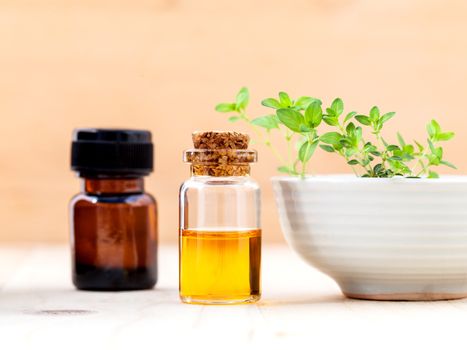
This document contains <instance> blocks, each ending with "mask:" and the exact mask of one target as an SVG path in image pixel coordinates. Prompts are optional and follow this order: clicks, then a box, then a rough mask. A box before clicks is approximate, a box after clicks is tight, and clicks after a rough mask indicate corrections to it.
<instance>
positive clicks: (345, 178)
mask: <svg viewBox="0 0 467 350" xmlns="http://www.w3.org/2000/svg"><path fill="white" fill-rule="evenodd" d="M271 181H272V182H273V183H280V182H294V183H298V182H300V181H303V182H305V183H405V184H427V185H430V184H442V183H449V184H456V183H457V184H467V176H466V175H442V176H440V177H439V178H437V179H428V178H406V177H402V176H395V177H391V178H371V177H358V176H355V175H353V174H324V175H321V174H320V175H307V176H305V178H301V177H298V176H290V175H280V176H273V177H271Z"/></svg>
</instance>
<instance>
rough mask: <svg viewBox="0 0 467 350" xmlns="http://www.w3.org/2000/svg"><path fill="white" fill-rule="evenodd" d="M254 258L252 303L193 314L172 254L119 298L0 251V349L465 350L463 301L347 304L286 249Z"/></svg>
mask: <svg viewBox="0 0 467 350" xmlns="http://www.w3.org/2000/svg"><path fill="white" fill-rule="evenodd" d="M263 252H264V253H263V297H262V299H261V301H260V302H259V303H257V304H252V305H239V306H199V305H184V304H182V303H180V301H179V299H178V292H177V283H178V282H177V278H178V275H177V270H178V260H177V250H176V247H174V246H163V247H161V248H160V260H159V266H160V279H159V282H158V285H157V288H156V289H155V290H152V291H143V292H120V293H101V292H81V291H76V290H75V289H74V288H73V287H72V285H71V282H70V257H69V252H68V249H67V247H65V246H2V247H0V344H2V345H0V349H2V350H3V349H5V350H7V349H8V350H10V349H42V348H47V349H55V348H56V349H66V350H68V349H86V348H88V349H130V350H133V349H136V347H139V348H140V349H179V348H180V349H181V348H183V347H185V348H186V349H188V348H190V349H197V348H203V349H234V348H235V349H250V348H251V349H253V348H255V349H258V350H259V349H263V348H264V349H266V346H267V349H268V350H269V349H287V347H289V349H292V346H293V347H294V348H300V349H302V348H303V349H305V348H306V349H343V348H351V349H352V348H355V349H466V348H467V340H466V335H467V300H458V301H443V302H371V301H359V300H350V299H346V298H344V297H343V296H342V295H341V294H340V292H339V289H338V287H337V285H336V284H335V283H334V282H333V281H332V280H331V279H329V278H328V277H326V276H324V275H323V274H321V273H319V272H318V271H316V270H315V269H313V268H310V267H309V266H308V265H306V264H305V263H304V262H302V261H301V260H300V259H299V258H298V257H297V256H296V255H295V254H294V253H293V252H292V251H290V250H289V248H287V247H286V246H265V247H263ZM5 344H7V345H8V346H5Z"/></svg>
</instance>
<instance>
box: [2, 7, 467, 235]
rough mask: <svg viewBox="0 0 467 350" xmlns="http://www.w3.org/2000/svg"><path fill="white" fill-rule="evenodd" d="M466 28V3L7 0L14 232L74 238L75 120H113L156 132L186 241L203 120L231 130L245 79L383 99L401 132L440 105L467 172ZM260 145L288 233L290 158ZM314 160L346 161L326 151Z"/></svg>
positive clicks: (324, 168)
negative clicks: (183, 199) (193, 158)
mask: <svg viewBox="0 0 467 350" xmlns="http://www.w3.org/2000/svg"><path fill="white" fill-rule="evenodd" d="M466 34H467V2H465V1H461V0H459V1H455V0H450V1H434V0H412V1H407V0H379V1H370V0H367V1H364V0H342V1H339V0H314V1H312V0H308V1H305V0H290V1H279V0H259V1H252V0H250V1H248V0H237V1H221V0H192V1H186V0H185V1H184V0H179V1H177V0H165V1H162V0H152V1H149V0H148V1H143V0H142V1H134V0H113V1H102V0H88V1H85V0H81V1H67V0H56V1H52V0H48V1H47V0H44V1H37V0H30V1H25V0H0V118H1V121H2V123H1V138H0V225H1V226H0V227H1V228H0V240H3V241H13V240H22V241H26V240H34V241H40V240H47V241H66V240H67V239H68V227H67V221H68V219H67V214H68V213H67V202H68V200H69V198H70V197H71V196H72V195H73V194H74V193H75V192H76V191H77V190H78V187H79V184H78V179H76V178H75V177H74V176H73V174H72V173H71V172H70V170H69V144H70V136H71V131H72V129H73V128H74V127H88V126H99V127H135V128H148V129H150V130H152V131H153V133H154V138H155V141H156V146H157V151H156V165H157V167H156V172H155V174H153V175H152V176H151V177H150V178H148V180H147V187H148V190H149V191H150V192H152V193H154V194H155V196H156V197H157V198H158V201H159V205H160V218H161V220H160V235H161V239H162V241H164V242H168V241H175V239H176V237H177V220H178V219H177V212H178V199H177V195H178V186H179V184H180V183H181V182H182V181H183V180H184V179H185V178H187V177H188V174H189V171H188V167H187V166H186V165H184V164H183V163H182V162H181V153H182V150H183V149H185V148H187V147H189V146H190V134H191V132H192V131H193V130H196V129H226V128H229V127H232V125H230V124H228V123H227V122H226V121H225V119H224V118H223V117H222V116H220V115H217V114H216V113H215V112H214V111H213V106H214V105H215V104H216V103H217V102H220V101H223V100H229V99H230V97H231V96H233V95H234V94H235V92H236V91H237V89H238V88H239V87H240V86H242V85H247V86H249V87H250V89H251V90H252V93H253V102H254V103H255V104H258V102H259V99H260V98H262V97H266V96H269V95H273V94H275V93H276V92H277V91H278V90H281V89H284V90H287V91H290V92H291V93H293V94H310V95H313V96H317V97H321V98H323V99H324V100H325V101H329V100H331V99H332V98H333V97H334V96H341V97H342V98H343V99H344V101H345V102H346V103H347V105H350V106H351V107H352V109H358V110H362V111H366V110H368V109H369V107H371V105H372V104H378V105H380V106H381V107H382V108H383V109H384V110H386V111H387V110H395V111H397V112H398V115H397V116H396V118H395V119H393V121H392V122H391V126H390V127H389V128H388V129H389V130H388V131H395V130H400V131H402V132H403V133H404V134H406V135H407V134H410V135H413V136H414V137H418V138H422V137H423V135H424V125H425V123H426V122H427V121H428V120H429V119H431V118H433V117H436V118H438V119H439V120H440V121H441V123H442V125H443V126H444V127H445V128H446V129H448V130H449V129H453V130H456V131H457V138H456V139H455V140H454V141H453V142H452V143H451V144H450V145H448V146H447V147H446V154H447V158H448V159H449V160H451V161H452V162H454V163H456V164H457V165H458V167H459V172H460V173H465V172H466V170H467V164H466V162H465V153H466V149H467V121H466V120H467V117H466V116H465V111H464V109H465V108H464V101H465V95H466V87H467V81H466V79H467V66H466V62H467V35H466ZM261 110H262V109H261V108H259V107H255V108H254V111H255V112H257V113H261ZM235 127H236V128H238V126H235ZM239 130H242V128H240V129H239ZM258 149H259V151H260V157H261V158H260V163H259V164H257V165H255V168H254V176H255V177H256V178H257V179H258V180H259V181H260V183H261V185H262V187H263V189H264V201H263V202H264V208H263V210H264V212H265V215H264V234H265V238H266V240H269V241H279V240H282V238H281V235H280V230H279V227H278V222H277V218H276V211H275V207H274V204H273V197H272V194H271V186H270V183H269V177H270V176H271V175H272V174H274V173H275V166H276V164H275V161H274V159H273V158H272V156H271V155H270V154H269V153H268V152H267V150H265V149H264V148H263V147H258ZM313 168H314V172H317V173H330V172H346V171H348V169H347V167H346V166H345V165H343V163H342V161H341V160H340V159H338V158H335V157H334V156H332V155H329V156H328V155H323V154H322V153H319V154H317V156H316V157H315V158H314V160H313Z"/></svg>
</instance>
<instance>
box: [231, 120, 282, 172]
mask: <svg viewBox="0 0 467 350" xmlns="http://www.w3.org/2000/svg"><path fill="white" fill-rule="evenodd" d="M240 117H241V118H242V119H243V120H245V121H246V122H247V123H248V124H250V126H251V128H252V129H253V132H254V133H255V134H256V137H257V138H258V140H259V141H260V142H262V143H263V144H264V145H266V147H268V148H269V149H270V150H271V152H272V153H273V154H274V156H275V157H276V158H277V159H278V160H279V162H280V163H281V164H288V162H286V160H285V158H284V157H283V156H282V154H281V153H280V152H279V151H278V150H277V149H276V147H274V146H273V145H272V143H271V140H270V139H269V136H268V137H267V138H264V137H263V134H262V133H261V132H260V131H259V128H258V127H257V126H255V125H253V124H251V119H250V118H248V116H247V115H246V114H245V113H241V114H240Z"/></svg>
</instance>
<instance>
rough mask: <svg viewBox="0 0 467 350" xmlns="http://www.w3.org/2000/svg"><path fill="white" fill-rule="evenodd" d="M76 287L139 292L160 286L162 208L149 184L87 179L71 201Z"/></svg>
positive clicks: (135, 179) (118, 179)
mask: <svg viewBox="0 0 467 350" xmlns="http://www.w3.org/2000/svg"><path fill="white" fill-rule="evenodd" d="M70 207H71V220H72V221H71V245H72V255H73V259H72V261H73V283H74V285H75V286H76V287H77V288H78V289H84V290H108V291H118V290H137V289H149V288H152V287H154V285H155V284H156V281H157V204H156V201H155V199H154V198H153V197H152V196H151V195H149V194H147V193H145V192H144V180H143V178H102V179H100V178H98V179H91V178H85V179H83V189H82V192H81V193H80V194H78V195H76V196H75V197H74V198H73V199H72V200H71V204H70Z"/></svg>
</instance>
